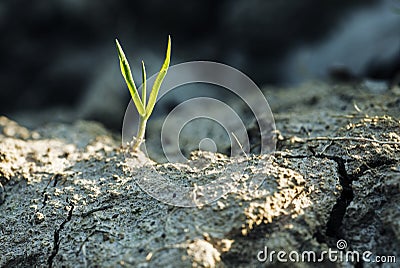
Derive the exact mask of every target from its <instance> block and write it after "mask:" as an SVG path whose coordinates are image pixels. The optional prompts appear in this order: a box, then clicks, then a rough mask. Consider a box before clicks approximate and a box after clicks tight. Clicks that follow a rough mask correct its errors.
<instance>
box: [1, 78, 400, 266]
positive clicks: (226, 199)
mask: <svg viewBox="0 0 400 268" xmlns="http://www.w3.org/2000/svg"><path fill="white" fill-rule="evenodd" d="M265 93H266V96H267V98H268V100H269V103H270V105H271V109H272V111H273V113H274V117H275V121H276V128H277V131H276V137H277V150H276V152H274V153H273V154H271V155H249V156H246V157H243V158H242V163H245V164H246V168H244V169H242V170H235V169H233V170H232V171H231V172H232V174H231V175H232V177H233V176H234V175H235V174H234V173H235V172H239V173H240V180H239V185H238V187H237V188H236V189H235V190H233V191H232V192H231V193H228V194H226V195H224V196H223V197H222V198H221V199H219V200H218V201H216V202H214V203H212V204H210V205H204V206H199V207H193V208H180V207H174V206H171V205H167V204H164V203H162V202H159V201H157V200H156V199H154V198H152V197H151V196H149V195H147V194H146V193H145V192H144V191H142V190H141V188H139V187H138V185H137V184H136V183H135V178H138V177H141V176H145V175H146V174H148V172H150V171H149V170H151V169H152V167H156V168H157V169H159V170H164V171H165V174H166V176H171V177H172V176H174V177H175V178H178V180H179V178H181V179H184V178H188V177H190V176H191V175H190V169H189V168H185V166H184V165H179V166H178V165H173V164H157V163H155V162H152V161H150V160H148V159H146V158H145V157H144V156H143V155H138V157H137V158H136V160H134V161H131V162H130V163H129V166H128V164H127V162H126V159H125V154H124V148H122V147H121V146H120V139H119V137H118V136H115V135H114V134H111V133H110V132H108V131H107V130H106V129H104V128H103V127H102V126H101V125H99V124H97V123H94V122H87V121H80V122H76V123H74V124H72V125H69V124H61V123H50V124H47V125H46V126H44V127H40V128H37V129H35V130H28V129H27V128H25V127H23V126H21V125H19V124H18V123H16V122H14V121H12V120H10V119H8V118H6V117H0V145H1V147H0V183H1V184H0V234H1V235H0V266H1V267H32V266H38V267H45V266H48V267H62V266H64V267H85V266H90V267H96V266H102V267H125V266H127V267H162V266H164V267H190V266H192V267H249V266H252V267H258V266H274V265H276V266H285V265H286V266H287V267H293V266H294V267H310V266H315V265H317V264H311V263H309V262H299V263H290V262H289V263H282V262H278V260H277V259H276V255H275V258H274V260H273V261H272V262H270V261H266V262H261V261H259V260H258V258H257V255H259V254H258V253H259V252H260V251H261V250H263V249H264V248H265V247H268V251H272V250H274V251H279V250H285V251H286V252H290V251H297V252H299V253H300V254H301V252H304V251H311V250H313V251H315V252H317V253H321V252H322V251H328V249H331V250H338V246H339V245H338V244H337V242H338V241H339V240H340V239H344V240H345V241H346V243H347V246H346V247H344V252H349V251H358V252H361V253H362V252H365V251H370V252H372V255H371V256H369V257H370V258H371V259H373V258H375V256H389V255H390V256H395V257H396V258H397V262H399V261H400V260H399V257H400V252H399V248H400V226H399V224H400V205H399V204H400V161H399V159H400V121H399V118H400V89H399V88H398V87H392V88H390V87H385V86H382V85H377V84H373V83H362V84H356V85H327V84H323V83H308V84H304V85H303V86H301V87H298V88H293V89H285V90H276V89H274V88H270V89H268V88H267V89H265ZM249 128H250V127H249ZM149 131H151V129H150V130H149ZM252 132H254V130H252V129H249V133H252ZM254 147H257V144H256V143H254V144H253V148H254ZM199 159H202V161H206V162H207V161H209V162H210V163H212V165H209V167H214V169H215V170H214V171H217V169H220V168H221V166H222V167H224V165H229V160H227V159H224V157H223V156H220V155H213V154H210V153H205V152H195V153H193V154H192V160H193V163H194V162H196V161H198V160H199ZM143 163H146V164H145V165H144V164H143ZM201 172H202V171H200V173H201ZM176 174H179V176H176ZM216 174H218V173H216ZM236 175H237V174H236ZM255 179H259V180H261V181H263V183H262V184H261V186H260V187H259V188H258V189H256V190H254V189H253V190H252V191H250V190H249V188H248V184H249V182H250V181H252V180H255ZM342 242H343V241H342ZM260 256H261V255H260ZM286 257H287V256H286ZM284 264H285V265H284ZM325 265H330V267H353V266H356V267H375V265H376V263H368V262H367V261H365V260H359V261H358V262H357V261H355V262H354V261H353V262H346V261H340V260H339V261H336V262H330V261H329V260H328V259H327V258H326V259H325ZM382 267H396V264H393V263H386V264H383V265H382Z"/></svg>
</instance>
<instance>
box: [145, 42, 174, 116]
mask: <svg viewBox="0 0 400 268" xmlns="http://www.w3.org/2000/svg"><path fill="white" fill-rule="evenodd" d="M170 57H171V36H168V46H167V53H166V56H165V61H164V64H163V65H162V67H161V70H160V72H159V73H158V75H157V78H156V80H155V81H154V84H153V88H152V89H151V92H150V97H149V103H148V104H147V107H146V119H148V118H149V117H150V115H151V113H152V112H153V109H154V105H155V104H156V100H157V95H158V91H159V90H160V87H161V83H162V81H163V80H164V77H165V75H166V74H167V71H168V67H169V62H170Z"/></svg>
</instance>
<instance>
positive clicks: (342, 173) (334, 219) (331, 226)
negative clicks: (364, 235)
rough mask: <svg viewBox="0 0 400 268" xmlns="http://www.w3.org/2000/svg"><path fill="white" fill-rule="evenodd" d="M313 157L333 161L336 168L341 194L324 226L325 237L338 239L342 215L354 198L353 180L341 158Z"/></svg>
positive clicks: (319, 155) (324, 155)
mask: <svg viewBox="0 0 400 268" xmlns="http://www.w3.org/2000/svg"><path fill="white" fill-rule="evenodd" d="M314 156H315V157H318V158H327V159H329V160H332V161H335V162H336V164H337V166H338V167H337V169H338V175H339V183H340V185H341V186H342V192H341V193H340V196H339V198H338V199H337V200H336V204H335V205H334V206H333V208H332V210H331V213H330V215H329V220H328V222H327V224H326V235H327V236H329V237H333V238H339V236H340V229H341V227H342V225H343V218H344V215H345V214H346V210H347V207H348V206H349V204H350V203H351V201H353V198H354V193H353V188H352V183H353V179H352V177H351V176H350V175H349V174H348V173H347V170H346V165H345V160H344V159H343V158H341V157H339V156H334V155H326V154H314Z"/></svg>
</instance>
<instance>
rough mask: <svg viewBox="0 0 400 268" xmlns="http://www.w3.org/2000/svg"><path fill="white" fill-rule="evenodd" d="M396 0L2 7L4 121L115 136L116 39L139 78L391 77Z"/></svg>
mask: <svg viewBox="0 0 400 268" xmlns="http://www.w3.org/2000/svg"><path fill="white" fill-rule="evenodd" d="M399 7H400V1H396V0H382V1H377V0H348V1H333V0H325V1H314V0H296V1H278V0H270V1H263V0H238V1H227V0H221V1H212V0H203V1H177V0H170V1H162V0H147V1H127V0H123V1H114V0H113V1H111V0H103V1H89V0H52V1H22V0H3V1H1V3H0V29H1V33H2V39H1V42H0V46H1V49H0V53H1V55H0V60H1V64H0V68H1V69H0V114H5V115H7V116H11V117H12V118H14V119H17V120H19V121H22V123H25V124H27V125H36V124H41V123H44V122H48V121H51V120H58V121H60V120H61V121H73V120H75V119H78V118H86V119H95V120H99V121H101V122H103V123H105V124H106V125H107V126H109V127H110V128H114V129H118V128H119V127H120V125H121V122H122V116H123V113H124V111H125V108H126V104H127V102H128V101H129V93H128V90H126V88H125V85H124V81H123V80H122V77H121V75H120V73H119V65H118V59H117V54H116V50H115V44H114V39H115V38H116V37H118V39H119V40H120V42H121V43H122V45H123V47H124V49H125V52H126V54H127V56H128V58H129V60H130V64H131V67H133V69H134V73H135V78H136V81H140V71H139V70H140V61H141V60H142V59H143V60H144V61H145V63H146V66H147V69H148V76H150V75H151V74H154V73H155V72H157V71H158V69H159V68H160V66H161V64H162V61H163V57H164V53H165V46H166V40H167V35H168V34H171V36H172V41H173V47H172V49H173V54H172V64H176V63H180V62H185V61H191V60H210V61H218V62H222V63H225V64H228V65H231V66H233V67H236V68H238V69H240V70H241V71H243V72H244V73H246V74H247V75H248V76H249V77H251V78H252V79H253V80H254V81H255V82H256V83H257V84H258V85H259V86H264V85H277V86H282V85H295V84H297V83H300V82H303V81H305V80H308V79H323V80H332V79H361V80H362V79H373V80H383V81H387V82H391V81H395V79H396V77H397V76H398V74H399V70H400V14H399Z"/></svg>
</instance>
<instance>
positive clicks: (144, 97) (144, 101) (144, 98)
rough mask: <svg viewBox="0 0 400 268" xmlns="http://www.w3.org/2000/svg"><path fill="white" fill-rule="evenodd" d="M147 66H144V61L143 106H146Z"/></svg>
mask: <svg viewBox="0 0 400 268" xmlns="http://www.w3.org/2000/svg"><path fill="white" fill-rule="evenodd" d="M146 79H147V78H146V67H144V61H142V81H143V85H142V102H143V106H144V107H146V102H147V100H146V98H147V96H146Z"/></svg>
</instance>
